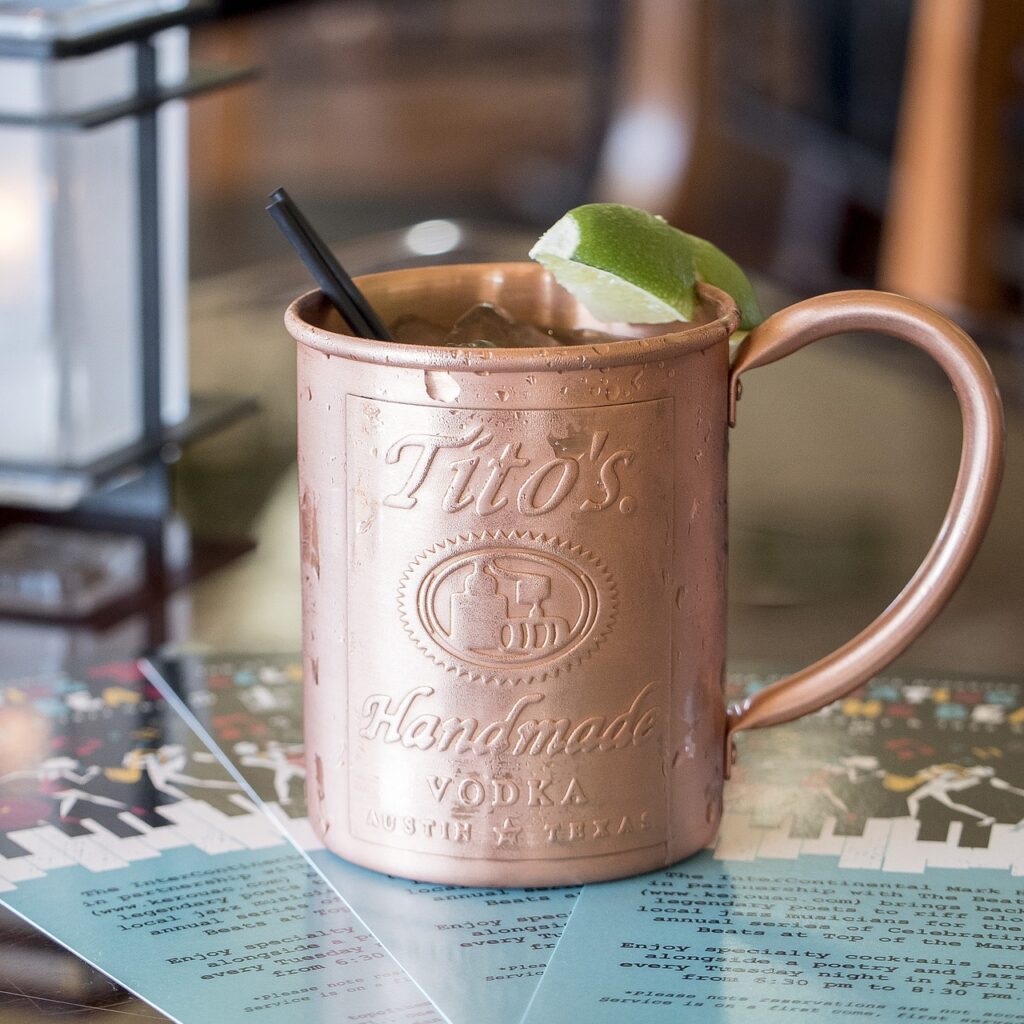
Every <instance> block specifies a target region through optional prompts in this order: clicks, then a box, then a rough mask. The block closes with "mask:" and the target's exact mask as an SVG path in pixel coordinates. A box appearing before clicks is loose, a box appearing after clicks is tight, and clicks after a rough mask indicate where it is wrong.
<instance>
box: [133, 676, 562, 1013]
mask: <svg viewBox="0 0 1024 1024" xmlns="http://www.w3.org/2000/svg"><path fill="white" fill-rule="evenodd" d="M144 667H145V670H146V671H147V673H148V674H149V675H150V678H151V679H153V680H154V682H156V683H157V685H159V686H161V687H162V688H164V690H165V692H166V693H167V694H168V697H169V698H170V699H175V698H177V699H178V700H179V701H180V702H181V709H182V712H183V713H184V714H191V715H193V716H194V719H195V723H196V726H197V728H199V729H200V730H201V731H203V732H204V733H205V735H206V736H207V739H208V741H209V743H210V745H211V747H214V748H219V750H220V751H221V752H222V755H223V757H224V758H225V764H226V765H227V766H228V768H229V769H230V770H231V771H232V772H233V774H234V776H235V777H236V778H237V779H238V780H239V781H240V782H241V783H243V784H244V785H245V787H246V789H247V791H248V792H249V793H250V794H251V795H252V797H253V798H254V799H257V800H260V801H262V802H263V804H264V806H266V807H267V808H268V810H269V811H270V813H272V814H273V815H274V816H275V817H276V819H277V820H278V821H279V823H280V825H281V827H282V828H283V830H284V831H285V832H286V833H287V834H288V835H289V837H290V838H291V839H292V841H293V842H294V843H295V845H296V846H298V848H299V849H301V850H302V851H304V852H305V854H306V856H307V857H309V859H310V860H311V862H312V863H313V864H314V865H315V866H316V868H317V869H318V870H319V871H320V873H321V874H322V875H323V876H324V878H326V879H327V880H328V881H329V882H330V883H331V885H332V886H333V887H334V888H335V890H336V891H337V892H338V893H339V894H340V895H341V896H342V898H343V899H344V900H345V902H346V903H348V904H349V905H350V906H351V907H352V909H353V910H354V911H355V913H356V914H357V915H358V916H359V917H360V918H361V920H362V921H363V923H364V924H365V925H366V927H367V928H368V929H369V930H371V931H372V932H373V934H374V935H376V936H377V938H378V939H379V940H380V941H381V942H382V943H383V945H384V946H385V947H386V948H387V949H388V951H389V952H390V953H391V954H392V955H393V956H394V957H395V959H396V960H397V961H398V962H399V963H400V964H401V965H402V966H403V967H404V968H405V969H406V970H407V971H409V973H410V974H411V975H412V976H413V977H414V978H415V979H416V981H417V983H418V984H419V985H420V986H421V987H422V988H423V990H424V992H426V993H427V995H429V996H430V998H431V999H432V1000H433V1001H434V1003H435V1004H436V1005H437V1007H438V1008H439V1009H440V1011H441V1012H442V1013H443V1014H444V1015H445V1017H447V1018H448V1019H449V1020H450V1021H452V1022H453V1024H478V1022H479V1021H487V1022H488V1024H518V1022H519V1021H520V1020H521V1018H522V1015H523V1013H524V1012H525V1010H526V1007H527V1005H528V1003H529V1001H530V998H531V997H532V995H533V993H534V990H535V989H536V987H537V983H538V981H539V980H540V978H541V976H542V975H543V973H544V968H545V966H546V965H547V962H548V958H549V957H550V956H551V953H552V951H553V950H554V948H555V943H556V942H557V941H558V938H559V936H560V935H561V932H562V928H563V926H564V924H565V922H566V920H567V919H568V917H569V913H570V912H571V910H572V907H573V904H574V903H575V900H576V896H577V893H578V891H579V890H578V889H502V888H491V889H480V888H460V887H459V886H452V885H430V884H426V883H418V882H412V881H408V880H405V879H398V878H392V877H390V876H388V875H383V874H378V873H376V872H373V871H366V870H364V869H362V868H359V867H356V866H355V865H353V864H349V863H348V862H346V861H344V860H342V859H341V858H340V857H338V856H336V855H335V854H333V853H331V852H330V851H329V850H326V849H325V848H324V846H323V844H322V843H321V842H320V841H319V839H317V837H316V835H315V833H314V831H313V828H312V826H311V824H310V822H309V818H308V816H307V810H306V801H305V781H306V780H305V768H304V763H305V758H304V747H303V741H302V688H301V684H300V682H299V679H300V678H301V672H300V670H299V668H298V664H297V659H295V658H293V657H292V658H289V657H282V658H276V659H275V658H267V657H260V656H247V657H246V656H240V657H234V658H228V657H218V658H211V659H204V658H201V657H198V656H189V657H181V658H156V659H152V660H151V661H149V662H148V663H147V664H146V666H144Z"/></svg>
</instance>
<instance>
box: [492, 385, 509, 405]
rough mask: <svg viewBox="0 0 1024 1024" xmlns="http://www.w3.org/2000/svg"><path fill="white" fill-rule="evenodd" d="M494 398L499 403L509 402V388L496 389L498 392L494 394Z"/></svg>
mask: <svg viewBox="0 0 1024 1024" xmlns="http://www.w3.org/2000/svg"><path fill="white" fill-rule="evenodd" d="M494 397H495V398H496V399H497V400H498V401H499V402H507V401H508V400H509V398H511V397H512V389H511V388H498V390H497V391H495V392H494Z"/></svg>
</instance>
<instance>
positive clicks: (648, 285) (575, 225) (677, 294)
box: [530, 203, 762, 329]
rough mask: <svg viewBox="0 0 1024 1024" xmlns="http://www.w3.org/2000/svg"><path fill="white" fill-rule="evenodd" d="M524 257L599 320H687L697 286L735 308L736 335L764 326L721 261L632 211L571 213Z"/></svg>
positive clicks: (605, 207)
mask: <svg viewBox="0 0 1024 1024" xmlns="http://www.w3.org/2000/svg"><path fill="white" fill-rule="evenodd" d="M530 257H531V258H532V259H535V260H537V262H539V263H540V264H542V265H543V266H544V267H545V268H546V269H547V270H549V271H551V273H552V274H553V275H554V277H555V279H556V280H557V281H558V283H559V284H561V285H562V286H563V287H564V288H566V289H567V290H568V291H569V292H571V293H572V294H573V295H574V296H575V297H576V298H577V299H579V301H580V302H582V303H583V305H584V306H586V307H587V309H588V310H590V312H591V313H592V314H593V315H594V316H595V317H597V318H598V319H599V320H604V321H608V322H627V323H668V322H671V321H676V320H690V319H691V318H692V317H693V312H694V307H695V305H696V302H697V297H696V290H695V284H696V282H697V281H698V280H701V281H706V282H707V283H709V284H713V285H715V286H716V287H719V288H721V289H722V290H723V291H725V292H727V293H728V294H729V295H731V296H732V297H733V299H735V300H736V303H737V305H738V306H739V309H740V315H741V321H740V326H741V328H743V329H749V328H751V327H754V326H756V324H758V323H760V321H761V319H762V317H761V312H760V309H759V307H758V303H757V297H756V295H755V294H754V290H753V288H752V287H751V285H750V282H749V281H748V280H747V278H746V276H745V275H744V273H743V271H742V270H741V269H740V268H739V267H738V266H737V265H736V263H734V262H733V261H732V260H731V259H729V257H728V256H726V255H725V253H723V252H722V251H721V250H720V249H718V248H716V247H715V246H714V245H712V244H711V243H710V242H707V241H705V240H704V239H702V238H697V237H696V236H694V235H687V234H686V233H684V232H682V231H679V230H678V229H676V228H674V227H672V226H671V225H670V224H669V223H668V222H667V221H666V220H665V219H664V218H663V217H657V216H655V215H654V214H650V213H647V212H646V211H644V210H638V209H636V208H634V207H631V206H622V205H620V204H618V203H589V204H587V205H585V206H579V207H577V208H576V209H574V210H570V211H569V212H568V213H567V214H565V215H564V216H563V217H562V218H560V219H559V220H558V221H556V223H555V224H554V225H552V227H550V228H549V229H548V230H547V231H546V232H544V234H543V235H541V237H540V238H539V239H538V240H537V242H536V244H535V245H534V246H533V248H532V249H531V250H530Z"/></svg>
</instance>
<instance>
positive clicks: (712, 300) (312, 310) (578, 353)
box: [284, 260, 740, 372]
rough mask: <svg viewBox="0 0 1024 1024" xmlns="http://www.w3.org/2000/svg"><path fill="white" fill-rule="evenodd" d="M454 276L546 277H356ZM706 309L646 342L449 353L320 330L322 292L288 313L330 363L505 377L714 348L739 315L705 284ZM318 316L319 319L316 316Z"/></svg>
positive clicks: (519, 267) (523, 265)
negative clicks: (333, 359)
mask: <svg viewBox="0 0 1024 1024" xmlns="http://www.w3.org/2000/svg"><path fill="white" fill-rule="evenodd" d="M453 270H459V271H462V272H466V271H472V272H474V273H479V274H481V275H503V274H510V273H511V274H523V273H527V274H536V275H538V276H544V275H547V274H548V271H546V270H545V269H544V268H543V267H541V266H540V265H539V264H536V263H531V262H529V261H525V260H524V261H513V262H507V263H447V264H444V263H442V264H435V265H432V266H427V267H407V268H404V269H401V270H386V271H381V272H379V273H376V274H365V275H362V276H360V277H357V278H355V280H356V283H357V284H359V285H360V286H361V287H365V286H370V287H371V288H372V286H373V285H374V284H376V283H379V282H380V281H382V280H383V279H384V278H389V277H397V276H399V275H402V276H406V275H420V276H424V277H429V276H433V275H439V276H440V275H443V274H446V273H451V272H452V271H453ZM697 295H698V299H699V301H700V304H701V306H703V307H705V308H707V309H708V312H709V314H710V315H709V318H708V319H707V320H705V321H703V322H701V323H699V324H694V325H693V326H690V327H684V328H682V329H681V330H674V331H669V332H666V333H665V334H657V335H653V336H649V337H637V338H623V339H621V340H617V341H612V342H607V343H606V342H599V343H596V344H592V345H546V346H543V347H537V348H492V349H467V348H449V347H444V346H440V345H411V344H408V343H405V342H395V341H379V340H376V339H369V338H356V337H353V336H352V335H347V334H339V333H337V332H336V331H331V330H328V329H327V328H324V327H320V326H318V325H317V323H316V320H317V319H321V318H322V313H323V310H324V308H325V307H326V305H327V300H326V298H325V297H324V295H323V293H322V292H321V291H320V290H319V289H318V288H317V289H313V290H312V291H309V292H306V293H305V294H303V295H300V296H299V297H298V298H297V299H295V300H294V301H293V302H292V303H291V304H290V305H289V306H288V309H287V310H286V311H285V315H284V322H285V327H286V328H287V329H288V333H289V334H290V335H291V336H292V337H293V338H294V339H295V340H296V341H297V342H298V343H299V344H301V345H305V346H306V347H307V348H312V349H315V350H316V351H318V352H322V353H323V354H325V355H327V356H340V357H342V358H346V359H352V360H355V361H357V362H362V363H375V364H378V365H385V366H394V367H397V368H404V369H432V370H447V371H449V372H452V371H462V372H478V371H480V370H487V371H490V372H501V371H511V372H518V371H525V370H536V371H555V372H558V371H563V370H580V369H588V368H591V367H601V368H603V367H611V366H624V365H627V366H628V365H635V364H638V363H649V362H653V361H654V360H658V359H666V358H675V357H677V356H680V355H684V354H686V353H689V352H696V351H699V350H701V349H706V348H709V347H710V346H712V345H714V344H716V343H717V342H720V341H724V340H727V339H728V338H729V337H730V335H731V334H732V333H733V332H734V331H735V330H736V328H737V327H738V326H739V319H740V314H739V310H738V309H737V306H736V303H735V301H734V300H733V298H732V297H731V296H730V295H728V294H726V293H725V292H723V291H722V290H721V289H720V288H716V287H714V286H713V285H709V284H704V283H702V282H700V283H698V285H697ZM318 313H319V314H320V315H319V316H318V315H317V314H318Z"/></svg>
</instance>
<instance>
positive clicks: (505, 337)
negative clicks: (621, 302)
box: [388, 302, 621, 348]
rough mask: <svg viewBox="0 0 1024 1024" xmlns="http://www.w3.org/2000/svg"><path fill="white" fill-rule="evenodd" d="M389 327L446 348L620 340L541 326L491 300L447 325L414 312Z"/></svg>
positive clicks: (408, 339) (400, 337)
mask: <svg viewBox="0 0 1024 1024" xmlns="http://www.w3.org/2000/svg"><path fill="white" fill-rule="evenodd" d="M388 329H389V330H390V332H391V337H392V338H393V339H394V340H395V341H399V342H403V343H404V344H406V345H440V346H442V347H445V348H541V347H544V346H550V345H593V344H594V343H595V342H602V341H619V340H621V339H620V338H618V337H617V336H616V335H613V334H605V333H604V332H603V331H595V330H591V329H582V330H567V329H560V328H554V327H552V328H545V327H538V326H537V325H536V324H533V323H529V322H528V321H525V320H516V319H515V317H513V316H512V314H511V313H509V312H508V310H506V309H503V308H502V307H501V306H495V305H492V304H491V303H490V302H478V303H477V304H476V305H475V306H470V308H469V309H467V310H466V312H465V313H463V314H462V316H460V317H459V318H458V320H456V321H455V323H454V324H452V325H451V326H448V327H445V326H443V325H441V324H436V323H433V322H431V321H430V320H426V319H424V318H423V317H421V316H417V315H416V314H415V313H406V314H404V315H403V316H400V317H398V318H397V319H395V320H394V321H392V322H391V323H390V324H388Z"/></svg>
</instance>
